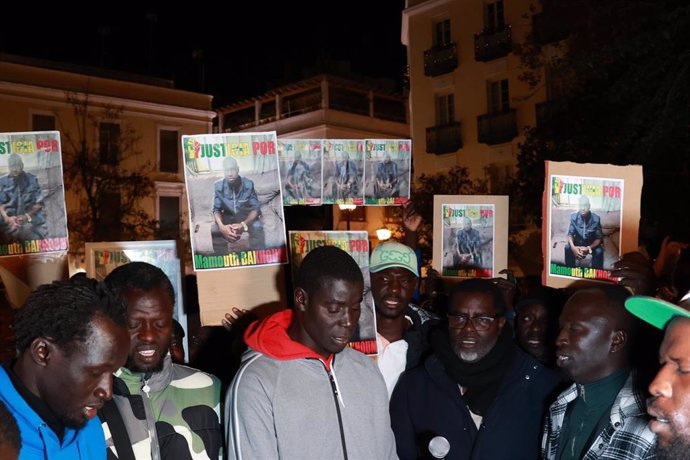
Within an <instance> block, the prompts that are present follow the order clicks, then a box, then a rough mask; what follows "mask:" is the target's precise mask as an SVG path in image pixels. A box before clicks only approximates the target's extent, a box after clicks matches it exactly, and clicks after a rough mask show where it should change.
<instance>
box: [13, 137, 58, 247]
mask: <svg viewBox="0 0 690 460" xmlns="http://www.w3.org/2000/svg"><path fill="white" fill-rule="evenodd" d="M67 247H68V237H67V213H66V211H65V188H64V184H63V179H62V149H61V145H60V133H59V132H58V131H40V132H38V131H37V132H25V133H0V257H5V256H17V255H24V254H41V253H49V252H57V251H66V250H67Z"/></svg>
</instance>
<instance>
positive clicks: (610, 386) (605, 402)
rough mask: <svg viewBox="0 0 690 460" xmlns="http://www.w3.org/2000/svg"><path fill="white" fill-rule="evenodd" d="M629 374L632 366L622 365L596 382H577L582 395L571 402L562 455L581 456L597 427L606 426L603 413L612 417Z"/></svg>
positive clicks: (562, 440) (563, 437)
mask: <svg viewBox="0 0 690 460" xmlns="http://www.w3.org/2000/svg"><path fill="white" fill-rule="evenodd" d="M629 375H630V370H629V369H622V370H620V371H618V372H614V373H613V374H611V375H608V376H606V377H604V378H603V379H599V380H597V381H596V382H592V383H588V384H585V385H577V389H578V397H577V398H575V400H574V401H573V403H572V404H571V405H569V406H568V410H567V412H566V414H565V418H564V420H563V427H562V428H561V439H560V440H559V444H560V448H559V455H558V457H559V458H562V459H569V458H580V457H581V454H582V452H583V450H584V449H586V448H587V447H588V445H587V442H588V440H590V439H591V435H593V434H596V433H595V432H594V430H596V429H599V430H601V429H603V428H604V426H605V425H603V426H602V424H603V421H601V420H602V417H606V419H607V420H608V414H609V412H610V411H611V405H612V404H613V401H614V400H615V399H616V396H617V395H618V392H619V391H620V390H621V388H622V387H623V385H624V384H625V381H626V380H627V379H628V376H629ZM600 421H601V422H600Z"/></svg>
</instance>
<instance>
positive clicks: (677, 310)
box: [625, 295, 690, 329]
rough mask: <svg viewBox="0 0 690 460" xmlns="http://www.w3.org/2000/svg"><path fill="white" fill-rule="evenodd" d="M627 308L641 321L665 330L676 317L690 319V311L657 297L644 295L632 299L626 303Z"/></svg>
mask: <svg viewBox="0 0 690 460" xmlns="http://www.w3.org/2000/svg"><path fill="white" fill-rule="evenodd" d="M686 297H687V296H686ZM625 308H627V309H628V311H629V312H630V313H632V314H633V315H635V316H637V317H638V318H640V319H641V320H643V321H646V322H648V323H649V324H651V325H652V326H654V327H656V328H659V329H664V328H665V327H666V325H667V324H668V322H669V321H670V320H671V319H672V318H674V317H676V316H684V317H686V318H690V311H688V310H686V309H685V308H683V307H679V306H678V305H674V304H672V303H670V302H666V301H665V300H661V299H657V298H656V297H647V296H642V295H637V296H633V297H630V298H629V299H628V300H626V301H625Z"/></svg>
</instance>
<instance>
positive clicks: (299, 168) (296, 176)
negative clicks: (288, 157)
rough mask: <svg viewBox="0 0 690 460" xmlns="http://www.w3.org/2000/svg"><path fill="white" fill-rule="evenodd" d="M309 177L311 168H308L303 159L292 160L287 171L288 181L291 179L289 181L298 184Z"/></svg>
mask: <svg viewBox="0 0 690 460" xmlns="http://www.w3.org/2000/svg"><path fill="white" fill-rule="evenodd" d="M310 177H311V169H309V165H308V164H307V163H306V162H305V161H303V160H300V161H295V162H293V163H292V166H290V169H289V170H288V172H287V178H288V180H289V181H290V179H292V180H291V182H293V183H295V184H299V183H300V182H303V181H304V180H305V179H308V178H310Z"/></svg>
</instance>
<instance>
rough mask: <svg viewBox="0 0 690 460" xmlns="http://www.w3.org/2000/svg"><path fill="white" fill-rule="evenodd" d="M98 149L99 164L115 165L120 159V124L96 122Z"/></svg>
mask: <svg viewBox="0 0 690 460" xmlns="http://www.w3.org/2000/svg"><path fill="white" fill-rule="evenodd" d="M98 151H99V154H100V161H101V164H106V165H116V164H117V163H118V162H119V160H120V125H118V124H117V123H99V124H98Z"/></svg>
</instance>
